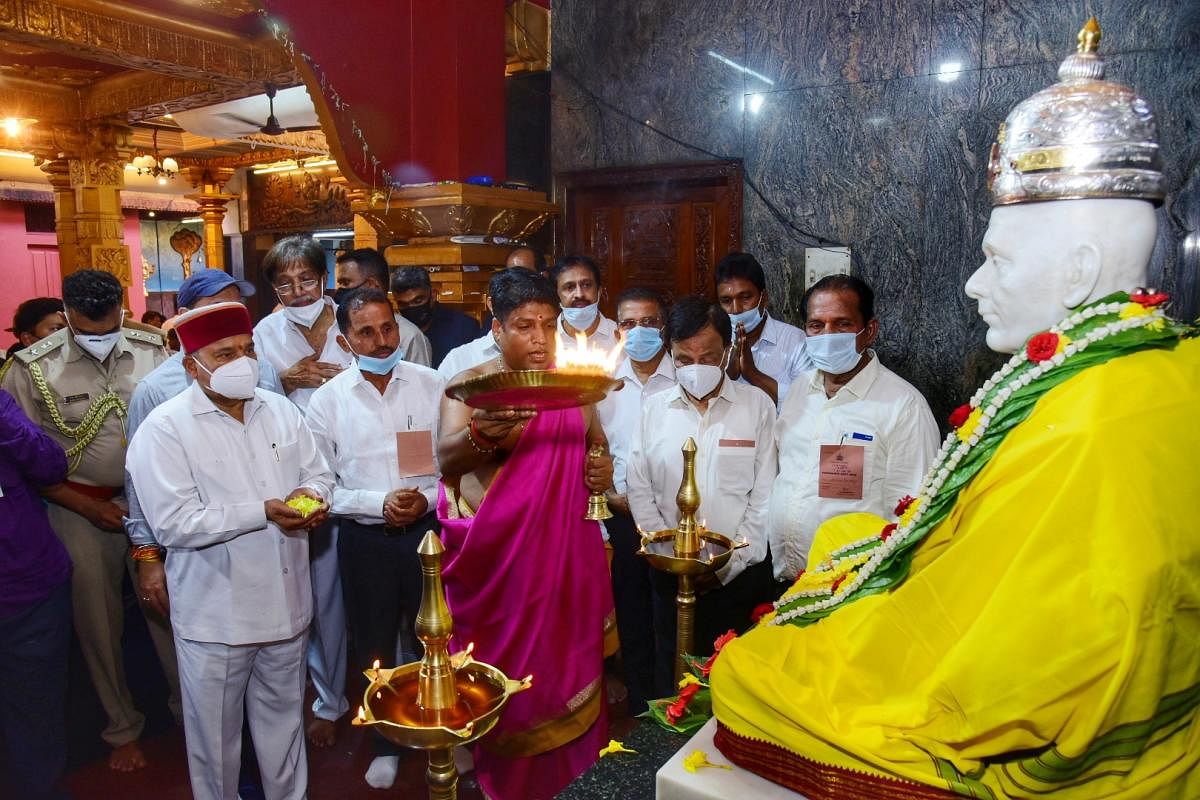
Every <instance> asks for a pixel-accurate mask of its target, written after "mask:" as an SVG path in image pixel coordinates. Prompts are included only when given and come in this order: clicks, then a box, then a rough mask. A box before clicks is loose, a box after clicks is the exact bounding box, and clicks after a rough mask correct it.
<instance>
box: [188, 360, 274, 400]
mask: <svg viewBox="0 0 1200 800" xmlns="http://www.w3.org/2000/svg"><path fill="white" fill-rule="evenodd" d="M193 358H194V360H195V362H196V366H198V367H200V369H202V370H204V371H205V372H207V373H208V376H209V377H208V388H210V389H212V390H213V391H214V392H216V393H217V394H219V395H221V396H222V397H228V398H229V399H230V400H249V399H250V398H252V397H254V387H256V386H258V360H257V359H253V358H250V356H242V357H241V358H235V359H234V360H233V361H230V362H229V363H228V364H222V365H221V366H219V367H217V368H216V369H214V370H210V369H209V368H208V367H206V366H204V365H203V364H201V363H200V359H198V358H195V357H193Z"/></svg>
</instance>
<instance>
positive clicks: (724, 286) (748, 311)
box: [716, 253, 812, 408]
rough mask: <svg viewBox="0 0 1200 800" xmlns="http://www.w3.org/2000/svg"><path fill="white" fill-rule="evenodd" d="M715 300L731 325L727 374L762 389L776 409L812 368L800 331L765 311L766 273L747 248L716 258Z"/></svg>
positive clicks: (768, 299)
mask: <svg viewBox="0 0 1200 800" xmlns="http://www.w3.org/2000/svg"><path fill="white" fill-rule="evenodd" d="M716 284H717V301H718V302H719V303H720V304H721V308H723V309H725V313H726V314H728V315H729V320H730V323H731V324H732V325H733V339H734V345H733V353H732V355H731V356H730V359H729V367H728V372H729V377H731V378H733V379H734V380H737V381H741V382H742V383H749V384H751V385H752V386H757V387H758V388H759V389H762V390H763V391H764V392H766V393H767V395H768V396H769V397H770V398H771V401H772V402H774V403H775V406H776V407H777V408H778V407H779V406H780V404H782V403H783V399H784V398H785V397H786V396H787V392H788V388H789V387H790V386H791V385H792V381H794V380H796V379H797V378H798V377H800V375H801V374H803V373H804V372H806V371H808V370H810V369H812V362H811V361H810V360H809V358H808V355H807V354H806V353H805V348H804V332H803V331H802V330H800V329H799V328H797V327H796V326H795V325H788V324H787V323H786V322H780V321H779V320H777V319H775V318H774V317H772V316H771V315H770V314H769V313H767V306H768V304H769V303H770V298H769V297H768V295H767V281H766V276H764V275H763V269H762V266H761V265H760V264H759V263H758V259H756V258H755V257H754V256H752V255H750V254H749V253H730V254H729V255H727V256H725V257H724V258H722V259H721V260H720V262H718V263H717V269H716Z"/></svg>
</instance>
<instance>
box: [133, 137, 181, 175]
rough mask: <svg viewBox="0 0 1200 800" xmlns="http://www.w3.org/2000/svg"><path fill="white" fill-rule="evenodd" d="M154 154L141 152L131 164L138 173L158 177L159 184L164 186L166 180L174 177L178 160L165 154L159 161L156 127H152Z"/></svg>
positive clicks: (177, 170)
mask: <svg viewBox="0 0 1200 800" xmlns="http://www.w3.org/2000/svg"><path fill="white" fill-rule="evenodd" d="M153 144H154V155H151V154H149V153H142V154H141V155H140V156H138V157H137V158H135V159H133V161H132V162H131V166H133V168H134V169H135V170H137V174H138V175H150V176H152V177H155V178H158V185H159V186H166V185H167V181H168V180H169V179H171V178H174V177H175V175H176V174H177V173H178V172H179V162H178V161H176V160H175V159H173V158H171V157H170V156H167V157H166V158H164V159H162V160H161V161H160V160H159V158H158V129H157V128H155V129H154V140H153Z"/></svg>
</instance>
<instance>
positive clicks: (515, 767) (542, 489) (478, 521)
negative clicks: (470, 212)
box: [438, 270, 615, 800]
mask: <svg viewBox="0 0 1200 800" xmlns="http://www.w3.org/2000/svg"><path fill="white" fill-rule="evenodd" d="M516 272H520V273H521V274H520V275H513V276H511V279H510V280H508V281H507V283H511V284H513V285H512V286H508V285H506V283H505V282H504V281H501V282H500V283H501V285H500V286H499V287H498V288H496V287H493V289H492V292H491V295H492V305H493V311H494V313H495V314H496V318H497V322H496V323H494V325H493V327H494V330H495V332H496V338H497V341H498V343H499V344H500V348H501V354H502V355H501V358H500V359H499V360H498V361H499V363H497V362H489V363H487V364H484V365H481V366H479V367H476V368H474V369H472V370H468V371H467V373H464V374H463V375H462V376H459V378H456V379H455V380H456V381H457V380H459V379H461V378H463V377H474V376H475V375H481V374H486V373H488V372H493V371H496V370H497V369H505V368H511V369H545V368H547V367H548V366H549V365H550V364H551V363H552V361H553V357H554V346H555V337H556V332H555V327H556V326H555V321H556V318H557V314H558V307H557V302H556V301H557V298H556V297H555V295H554V290H553V288H552V287H550V285H549V283H548V282H546V281H545V279H543V278H540V277H539V276H536V275H532V274H530V273H528V272H525V271H523V270H517V271H516ZM496 282H497V281H496V280H495V279H494V280H493V283H494V284H495V283H496ZM597 442H603V433H602V432H601V431H600V426H599V422H598V420H596V419H595V418H594V415H593V413H592V409H591V408H583V409H578V408H571V409H564V410H561V411H543V412H540V413H537V414H534V413H533V412H531V411H526V410H519V409H508V410H503V411H492V412H485V411H481V410H474V411H472V409H470V408H468V407H467V406H465V405H463V404H462V403H459V402H457V401H454V400H450V399H445V400H443V403H442V420H441V433H440V437H439V451H438V452H439V459H440V462H441V470H442V475H443V485H442V493H441V496H440V498H439V501H438V517H439V518H440V519H441V522H442V539H443V542H444V543H445V546H446V561H445V569H444V572H443V578H444V581H445V586H446V597H447V600H448V602H449V604H450V611H451V613H452V614H453V615H454V628H455V636H456V638H457V639H458V644H459V645H465V644H466V643H467V642H474V644H475V653H476V654H477V655H478V657H479V658H480V659H481V660H483V661H486V662H488V663H491V664H495V665H496V666H497V667H500V668H501V669H502V670H504V672H506V673H507V674H508V675H509V676H510V677H515V678H521V677H524V676H525V675H528V674H532V675H533V685H532V688H531V689H529V690H528V691H525V692H522V693H520V694H517V695H515V696H514V697H513V698H512V699H511V700H510V701H509V703H508V706H507V707H506V708H505V710H504V713H503V715H502V716H501V717H500V722H499V724H498V725H497V727H496V728H495V730H494V731H493V732H492V733H490V734H489V735H488V736H486V737H485V738H484V739H483V740H482V741H481V743H480V746H479V747H477V748H476V751H475V759H476V760H475V764H476V772H477V776H478V778H479V782H480V785H481V786H482V787H483V789H484V791H485V792H486V793H487V794H488V796H489V797H491V798H493V799H494V800H540V798H546V799H547V800H549V798H552V797H554V796H555V795H556V794H558V792H559V791H561V790H562V789H563V787H565V786H566V785H567V784H568V783H570V781H571V780H573V779H574V778H575V777H577V776H578V775H580V774H581V773H582V772H583V771H584V770H586V769H587V768H588V767H589V766H590V765H591V764H593V763H594V762H595V761H596V759H597V758H598V754H599V751H600V749H601V748H602V747H603V746H604V745H605V743H606V742H607V740H608V726H607V720H606V715H605V708H604V706H605V691H604V668H603V661H604V655H605V651H606V648H605V635H606V631H610V630H611V631H614V632H615V628H613V622H614V618H613V602H612V590H611V587H610V583H609V577H608V569H607V563H606V558H605V553H604V545H603V541H602V538H601V534H600V530H599V526H598V524H597V523H596V522H589V521H586V520H584V519H583V514H584V512H585V510H586V509H587V495H588V491H589V489H600V490H603V489H606V488H608V487H609V486H610V485H611V482H612V462H611V459H609V458H608V457H607V456H605V457H601V458H595V457H591V458H589V457H588V455H587V451H588V448H589V445H590V444H593V443H597ZM610 643H612V644H615V639H614V638H612V637H611V636H610Z"/></svg>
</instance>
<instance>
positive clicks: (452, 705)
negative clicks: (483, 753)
mask: <svg viewBox="0 0 1200 800" xmlns="http://www.w3.org/2000/svg"><path fill="white" fill-rule="evenodd" d="M443 552H445V548H444V547H443V546H442V541H441V539H439V538H438V537H437V535H436V534H434V532H433V531H429V532H427V533H426V534H425V538H424V539H422V540H421V545H420V547H419V548H418V549H417V553H418V555H419V557H420V559H421V608H420V610H419V611H418V612H417V620H416V625H415V626H414V627H415V628H416V634H417V638H418V639H420V640H421V644H422V645H424V647H425V654H424V656H423V657H422V658H421V660H420V661H418V662H414V663H411V664H404V665H403V666H399V667H393V668H391V669H380V667H379V662H375V666H374V667H372V668H371V669H368V670H366V673H365V674H366V676H367V678H368V680H370V682H371V683H370V685H369V686H368V687H367V690H366V692H365V693H364V694H363V704H362V706H361V707H359V709H358V715H357V716H356V717H355V718H354V720H353V724H355V725H371V726H375V727H376V729H377V730H378V731H379V732H380V733H381V734H382V735H383V736H384V738H386V739H387V740H388V741H390V742H392V743H393V744H396V745H399V746H400V747H408V748H412V749H416V750H425V751H427V752H428V754H429V767H428V769H427V770H426V772H425V780H426V783H427V784H428V786H429V798H430V800H455V798H457V797H458V771H457V770H456V769H455V767H454V748H455V747H456V746H458V745H465V744H468V743H470V742H473V741H475V740H476V739H479V738H480V737H482V736H484V735H486V734H487V733H488V732H490V731H491V730H492V728H494V727H495V726H496V722H497V721H498V720H499V718H500V712H501V711H502V710H503V709H504V705H505V703H507V702H508V698H509V697H510V696H512V695H513V694H516V693H517V692H520V691H523V690H524V689H528V688H529V685H530V681H531V680H532V678H533V676H532V675H531V676H529V677H527V678H525V679H524V680H522V681H514V680H510V679H509V678H508V677H507V676H505V674H504V673H503V672H501V671H500V670H499V669H497V668H496V667H493V666H491V665H490V664H484V663H481V662H479V661H475V660H474V659H473V658H472V657H471V649H472V648H471V647H469V646H468V648H467V649H466V650H464V651H462V652H459V653H455V654H453V655H451V654H450V651H449V643H450V635H451V633H452V632H453V628H454V624H453V619H452V618H451V616H450V607H449V606H448V605H446V593H445V589H444V587H443V586H442V553H443Z"/></svg>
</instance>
